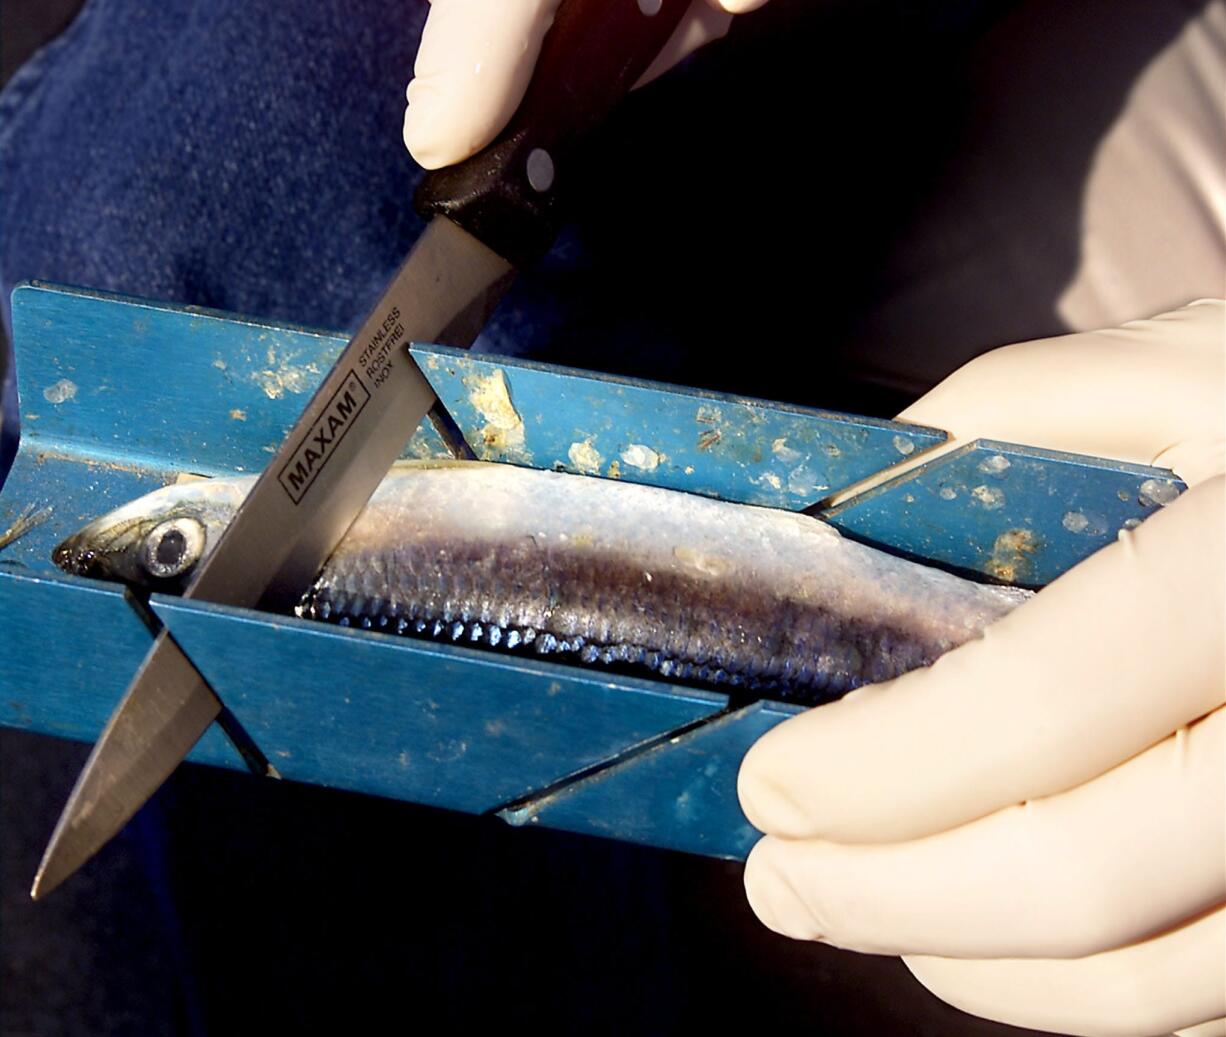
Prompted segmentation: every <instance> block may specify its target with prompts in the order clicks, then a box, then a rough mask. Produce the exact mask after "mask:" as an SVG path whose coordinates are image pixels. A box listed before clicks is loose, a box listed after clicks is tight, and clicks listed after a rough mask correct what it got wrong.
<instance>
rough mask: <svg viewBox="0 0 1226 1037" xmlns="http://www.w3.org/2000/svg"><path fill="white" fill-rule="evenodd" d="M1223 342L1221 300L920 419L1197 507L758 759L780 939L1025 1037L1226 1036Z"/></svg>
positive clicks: (1024, 358) (815, 713)
mask: <svg viewBox="0 0 1226 1037" xmlns="http://www.w3.org/2000/svg"><path fill="white" fill-rule="evenodd" d="M1224 325H1226V308H1224V305H1223V304H1222V303H1221V302H1200V303H1196V304H1193V305H1191V306H1188V307H1185V308H1184V309H1181V310H1177V311H1175V312H1173V313H1168V314H1164V315H1163V316H1160V317H1156V318H1154V319H1153V320H1146V321H1137V322H1134V323H1131V324H1126V325H1124V326H1123V327H1121V328H1119V329H1116V330H1110V331H1098V332H1086V333H1082V334H1076V335H1068V336H1064V337H1061V338H1054V339H1047V340H1043V341H1038V342H1029V343H1024V344H1021V345H1016V346H1008V347H1005V348H1003V349H998V350H996V351H994V352H992V353H988V354H987V355H985V356H982V357H980V358H979V359H977V360H975V361H972V362H971V363H970V364H968V365H967V366H965V367H963V368H962V369H961V370H959V371H957V372H956V373H955V374H954V375H952V376H951V377H950V378H948V379H947V380H946V381H945V382H943V383H942V384H941V385H939V386H937V387H936V388H935V389H934V390H932V392H930V393H929V394H928V395H927V396H925V397H924V398H923V399H922V400H920V401H919V402H918V403H916V404H915V405H914V406H913V407H911V408H909V409H908V410H907V411H905V412H904V413H903V415H901V416H902V417H903V418H905V419H907V420H912V421H917V422H923V423H926V424H930V425H935V426H937V427H939V428H944V429H947V430H949V432H950V433H951V434H952V435H953V436H954V442H955V443H961V442H967V441H969V440H971V439H974V438H976V437H980V436H982V437H990V438H993V439H1002V440H1009V441H1013V442H1018V443H1029V444H1033V445H1037V446H1042V447H1050V448H1055V449H1061V450H1070V451H1076V452H1080V453H1088V454H1099V455H1102V456H1105V457H1114V458H1119V459H1122V460H1128V461H1135V462H1141V463H1146V464H1156V465H1160V466H1163V467H1170V468H1173V469H1174V470H1175V471H1176V473H1177V474H1179V475H1180V476H1181V477H1182V478H1183V479H1184V480H1185V481H1186V482H1187V483H1188V485H1189V487H1190V489H1189V490H1188V491H1187V492H1186V493H1184V494H1183V496H1181V497H1180V498H1178V499H1177V500H1176V501H1175V502H1174V503H1172V504H1170V505H1169V506H1168V507H1166V508H1165V509H1163V510H1162V511H1160V512H1158V513H1157V514H1155V515H1153V516H1151V517H1150V518H1149V519H1148V520H1146V521H1145V522H1144V523H1143V524H1142V525H1141V526H1140V527H1138V528H1137V529H1136V530H1134V531H1132V532H1124V533H1121V534H1120V537H1119V541H1118V542H1117V543H1115V544H1112V545H1110V546H1108V547H1106V548H1104V549H1103V550H1101V551H1099V552H1098V553H1097V554H1095V555H1094V556H1093V557H1091V558H1089V559H1087V560H1086V561H1085V562H1083V563H1082V564H1080V565H1078V566H1076V567H1075V568H1074V569H1073V570H1071V571H1070V572H1068V573H1067V574H1066V575H1064V576H1063V577H1061V578H1060V579H1058V580H1056V581H1055V582H1054V583H1052V584H1051V585H1050V586H1049V587H1047V588H1046V589H1044V590H1043V591H1041V592H1040V593H1039V594H1038V595H1037V596H1036V597H1035V598H1034V599H1033V600H1032V601H1030V602H1028V603H1027V604H1025V605H1023V606H1022V607H1021V608H1020V609H1018V610H1017V611H1015V612H1014V613H1012V614H1011V615H1009V616H1008V617H1006V618H1005V619H1003V620H1001V621H1000V622H998V623H997V624H995V625H994V626H993V627H991V628H990V629H989V630H988V631H987V632H986V634H985V635H984V637H983V638H982V639H980V640H977V641H974V642H971V643H969V644H967V645H965V646H963V647H962V648H959V649H957V650H955V651H953V652H950V653H949V654H948V655H946V656H944V657H943V658H942V659H940V660H939V661H938V662H937V663H936V664H935V665H933V666H932V667H930V668H929V669H926V670H920V671H916V672H914V673H911V674H908V675H906V676H904V677H902V678H900V679H898V680H895V681H892V682H889V683H885V684H879V685H876V686H873V687H868V688H863V689H860V690H859V691H856V692H854V693H852V694H851V695H848V696H847V697H846V698H844V699H842V700H841V701H839V702H836V703H833V704H831V705H828V706H823V707H821V708H819V709H815V710H812V711H810V712H808V713H805V714H802V715H800V716H797V717H795V718H793V719H791V720H789V721H787V722H786V723H783V724H781V725H780V726H779V727H777V728H775V729H774V730H773V731H771V732H770V733H769V734H767V735H766V736H765V737H764V738H762V739H761V740H760V741H759V742H758V743H757V744H756V745H755V746H754V747H753V748H752V750H751V751H750V752H749V754H748V755H747V756H746V758H745V761H744V764H743V766H742V768H741V773H740V783H739V791H740V797H741V804H742V806H743V808H744V810H745V813H746V815H747V816H748V818H749V819H750V821H752V822H753V823H754V825H756V826H757V827H758V828H760V829H761V830H762V831H764V832H766V833H768V834H767V835H766V837H765V838H763V839H762V840H761V842H759V843H758V845H757V846H756V847H755V848H754V851H753V852H752V854H751V855H750V858H749V862H748V864H747V866H746V870H745V887H746V891H747V893H748V896H749V901H750V903H751V905H752V906H753V909H754V910H755V911H756V912H757V914H758V916H759V918H761V919H762V921H763V922H765V923H766V924H767V925H768V926H770V927H771V928H772V929H774V930H776V931H778V932H780V933H783V934H785V935H787V936H792V937H795V938H799V939H808V940H822V941H824V942H827V943H831V944H834V945H836V946H839V947H847V948H852V949H855V950H859V951H868V952H874V953H882V954H901V955H904V956H905V958H906V961H907V964H908V966H909V967H910V968H911V971H912V972H913V973H914V974H915V975H916V976H917V977H918V978H919V980H920V982H922V983H923V984H924V985H925V986H927V987H928V988H929V989H930V990H931V991H933V992H934V993H935V994H936V995H937V996H938V997H941V998H943V999H944V1000H946V1001H948V1002H950V1003H952V1004H954V1005H956V1006H958V1007H959V1008H962V1009H964V1010H966V1011H968V1012H972V1013H974V1014H976V1015H981V1016H987V1017H989V1018H992V1019H997V1020H1002V1021H1005V1022H1009V1023H1013V1024H1016V1025H1021V1026H1030V1027H1037V1028H1039V1029H1045V1030H1055V1031H1058V1032H1063V1033H1073V1034H1135V1035H1149V1034H1159V1033H1169V1032H1170V1031H1171V1030H1174V1029H1177V1028H1180V1027H1189V1026H1193V1025H1196V1024H1202V1023H1206V1022H1207V1021H1209V1020H1220V1019H1221V1017H1223V1016H1226V707H1224V706H1223V702H1224V700H1226V645H1224V639H1226V607H1224V603H1223V602H1224V593H1223V584H1224V582H1226V560H1224V554H1226V552H1224V550H1223V539H1224V528H1226V526H1224V517H1223V486H1224V484H1226V479H1224V478H1223V474H1222V473H1223V468H1224V464H1223V440H1224V426H1226V415H1224V411H1226V403H1224V401H1226V391H1224V390H1226V386H1224V381H1223V378H1224V364H1223V357H1224V352H1226V339H1224ZM1202 1032H1204V1033H1208V1032H1216V1033H1222V1032H1226V1026H1223V1025H1222V1024H1221V1023H1220V1022H1219V1023H1218V1024H1217V1025H1216V1026H1215V1025H1212V1024H1211V1025H1210V1026H1209V1027H1208V1028H1207V1029H1206V1030H1204V1031H1198V1037H1199V1034H1200V1033H1202Z"/></svg>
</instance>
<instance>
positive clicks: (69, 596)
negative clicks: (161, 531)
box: [0, 567, 246, 770]
mask: <svg viewBox="0 0 1226 1037" xmlns="http://www.w3.org/2000/svg"><path fill="white" fill-rule="evenodd" d="M0 616H3V617H4V627H3V649H2V650H0V723H2V724H3V725H4V726H5V727H16V728H20V729H22V730H25V731H36V732H38V733H40V734H48V735H57V736H59V737H61V738H73V739H76V740H78V741H83V742H92V741H94V740H95V739H96V738H97V737H98V733H99V732H100V731H101V730H102V727H103V725H104V724H105V723H106V721H107V718H108V717H109V716H110V715H111V710H113V709H114V708H115V706H116V705H117V704H118V703H119V699H120V697H121V696H122V695H123V693H124V691H125V689H126V688H127V686H128V682H129V681H130V680H131V679H132V674H133V672H134V671H135V670H136V667H137V666H139V665H140V661H141V660H142V659H143V658H144V657H145V652H146V651H147V650H148V648H149V645H150V644H151V643H152V641H153V635H152V634H150V632H149V629H148V627H146V626H145V624H144V623H143V622H142V621H141V620H140V619H139V618H138V617H137V614H136V613H135V612H134V611H133V610H132V608H131V606H130V605H129V604H128V602H127V601H126V600H125V599H124V595H123V592H122V591H120V590H118V589H117V588H116V587H114V586H113V585H110V586H108V585H105V584H98V583H95V582H94V581H92V580H78V579H74V578H73V577H69V576H62V577H56V578H49V579H45V578H40V577H37V576H31V575H19V574H17V573H14V572H10V571H7V570H5V569H4V568H2V567H0ZM188 758H189V759H191V760H194V761H196V762H197V763H211V764H215V765H217V766H222V767H232V768H235V769H236V770H246V765H245V764H244V763H243V761H242V759H241V758H240V757H239V755H238V753H237V752H236V751H235V749H234V747H233V746H232V745H231V744H230V741H229V739H228V738H226V736H225V735H224V734H222V732H221V729H220V728H217V727H214V728H212V729H210V730H209V731H208V732H207V733H206V734H205V736H204V738H202V739H201V740H200V742H198V743H197V745H196V747H195V748H194V749H193V750H192V753H191V755H190V756H189V757H188Z"/></svg>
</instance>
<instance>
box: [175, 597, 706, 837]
mask: <svg viewBox="0 0 1226 1037" xmlns="http://www.w3.org/2000/svg"><path fill="white" fill-rule="evenodd" d="M154 605H155V609H156V612H157V614H158V616H159V617H160V618H161V619H162V621H163V622H164V623H165V624H166V626H167V628H168V629H169V630H170V632H171V633H172V634H173V635H174V638H175V640H176V641H177V642H178V643H179V645H180V646H181V647H182V648H183V650H184V651H185V652H186V653H187V655H188V656H189V657H190V658H191V660H192V662H193V663H194V664H195V665H196V666H197V667H199V669H200V672H201V673H203V674H204V676H205V677H206V678H207V679H208V681H209V683H210V684H211V685H212V687H213V688H214V690H216V692H217V693H218V695H219V696H220V697H221V699H222V701H223V702H225V703H226V705H227V706H228V707H229V708H230V710H231V712H232V713H234V715H235V716H236V717H237V718H238V720H239V722H240V723H241V724H242V725H243V728H244V730H245V731H246V732H247V733H248V734H249V735H251V737H252V738H254V739H255V742H256V744H257V745H259V747H260V749H261V750H262V751H263V752H264V754H265V756H267V757H268V759H269V760H270V761H271V762H272V763H273V765H274V766H275V767H276V768H277V770H278V771H280V773H281V775H282V776H283V777H285V778H290V779H294V780H297V781H309V782H314V783H316V784H322V785H332V786H335V787H338V788H346V789H356V790H358V791H361V792H371V793H375V794H377V795H381V796H393V797H396V798H399V799H409V800H413V801H414V802H417V803H429V804H433V805H436V806H442V807H448V808H451V809H453V810H464V811H469V812H473V813H477V812H482V811H486V810H492V809H495V808H496V807H499V806H501V805H502V804H503V803H506V802H508V801H509V800H512V799H517V798H519V797H522V796H524V795H527V794H529V793H530V792H531V791H532V790H534V789H541V788H544V787H546V786H548V785H551V784H554V783H556V782H558V781H561V780H562V779H564V778H566V777H567V776H568V775H571V774H574V773H576V772H578V771H581V770H585V769H588V768H591V767H594V766H596V765H598V764H600V763H603V762H607V761H610V760H613V759H615V758H617V757H618V756H619V755H621V754H622V753H624V752H626V751H628V750H630V749H632V748H633V747H634V746H637V745H639V744H641V743H643V742H646V741H648V740H650V739H653V738H657V737H659V736H660V735H662V734H666V733H667V732H670V731H673V730H675V729H677V728H679V727H683V726H685V725H687V724H691V723H693V722H695V721H696V720H699V719H702V718H704V717H708V716H711V715H713V714H716V713H718V712H720V710H722V709H724V708H725V706H726V705H727V698H726V696H724V695H720V694H717V693H714V692H708V691H698V690H694V689H685V688H675V687H671V686H669V685H667V684H663V683H659V682H655V681H647V680H636V679H634V678H627V677H619V676H613V675H610V674H605V673H600V672H594V671H592V670H589V669H579V668H576V667H570V666H564V665H561V664H557V663H547V662H544V661H541V660H538V659H535V658H531V657H512V656H503V655H496V654H492V653H489V652H482V651H480V650H477V649H471V648H464V647H459V646H455V645H444V644H430V643H424V642H420V641H408V640H406V639H404V638H398V637H395V636H394V635H389V634H372V633H370V632H368V631H358V630H345V629H342V628H339V627H320V625H319V624H317V623H312V622H309V621H306V620H297V619H292V618H289V617H282V616H269V615H263V614H260V613H255V612H249V611H246V610H243V609H235V608H229V607H227V606H222V605H207V604H198V603H195V602H187V601H182V600H180V599H178V598H156V597H155V599H154ZM286 674H292V675H293V679H292V680H288V681H287V680H286Z"/></svg>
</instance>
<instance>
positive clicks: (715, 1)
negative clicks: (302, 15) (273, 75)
mask: <svg viewBox="0 0 1226 1037" xmlns="http://www.w3.org/2000/svg"><path fill="white" fill-rule="evenodd" d="M626 2H631V3H632V2H633V0H626ZM560 3H561V0H432V4H431V7H430V14H429V15H428V16H427V18H426V24H425V28H424V29H423V30H422V37H421V45H420V47H419V48H418V51H417V61H416V63H415V65H414V68H413V81H412V82H411V83H409V88H408V92H407V93H408V102H409V106H408V108H407V110H406V111H405V115H404V143H405V147H407V148H408V149H409V152H410V153H411V154H412V155H413V157H414V158H415V159H416V160H417V161H418V163H419V164H420V165H422V166H424V167H425V168H426V169H438V168H439V167H440V166H449V165H452V164H453V163H455V162H460V161H462V160H464V159H466V158H468V157H469V156H471V155H475V154H476V153H477V152H478V151H480V150H481V149H482V148H483V147H485V146H486V145H487V144H489V143H490V141H492V140H493V139H494V138H495V137H496V136H497V135H498V133H499V131H501V130H502V128H503V127H504V126H505V125H506V124H507V122H508V121H509V120H510V118H511V116H512V115H513V114H515V109H516V108H517V107H518V106H519V102H520V101H521V100H522V99H523V96H524V91H525V90H526V89H527V88H528V81H529V80H530V79H531V78H532V70H533V68H534V67H535V66H536V59H537V55H538V54H540V51H541V41H542V40H543V39H544V38H545V33H546V32H547V31H548V29H549V26H550V25H552V24H553V16H554V13H555V12H556V11H557V9H558V5H559V4H560ZM764 3H766V0H693V3H692V4H691V5H690V9H689V10H688V11H687V12H686V14H685V15H684V16H683V17H682V19H681V22H680V24H678V26H677V28H676V30H675V31H674V33H673V35H672V36H671V37H670V38H669V41H668V43H666V44H665V45H664V49H663V50H662V51H660V54H659V56H658V57H657V58H656V60H655V61H654V62H652V64H651V66H650V67H649V68H648V69H647V71H646V72H645V73H644V74H643V77H642V78H641V79H640V80H639V82H638V84H637V85H639V86H642V85H643V84H644V83H647V82H650V81H651V80H652V79H654V78H655V77H656V76H658V75H660V74H662V73H663V72H665V71H667V70H668V69H670V68H672V66H673V65H675V64H677V62H679V61H680V60H681V59H682V58H684V57H685V56H686V55H687V54H689V53H691V52H692V51H694V50H697V49H698V48H699V47H701V46H702V45H703V44H704V43H709V42H710V41H711V40H716V39H719V38H720V37H721V36H723V35H724V33H726V32H727V31H728V25H729V23H730V22H731V20H732V16H733V15H734V14H738V13H740V12H742V11H750V10H753V9H754V8H757V7H761V6H762V5H763V4H764Z"/></svg>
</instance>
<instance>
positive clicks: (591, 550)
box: [53, 462, 1029, 702]
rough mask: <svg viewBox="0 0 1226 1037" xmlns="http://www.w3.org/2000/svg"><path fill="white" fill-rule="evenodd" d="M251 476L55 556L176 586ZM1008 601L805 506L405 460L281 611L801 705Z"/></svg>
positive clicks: (84, 537) (187, 496)
mask: <svg viewBox="0 0 1226 1037" xmlns="http://www.w3.org/2000/svg"><path fill="white" fill-rule="evenodd" d="M254 479H255V477H254V476H250V477H244V478H233V479H212V480H200V481H196V482H188V483H180V484H175V485H171V486H167V487H164V488H163V489H160V490H156V491H154V492H153V493H150V494H147V495H145V496H143V497H141V498H139V499H138V500H135V501H133V502H131V503H129V504H127V505H125V506H124V507H121V508H119V509H117V510H115V511H112V512H111V513H109V514H107V515H104V516H102V517H101V518H99V519H96V520H95V521H93V522H91V523H90V524H89V525H87V526H85V527H84V528H83V529H81V530H80V531H79V532H78V533H76V534H75V535H73V536H72V537H70V538H69V539H67V540H65V541H64V542H63V543H62V544H61V545H60V546H59V547H57V548H56V550H55V553H54V556H53V557H54V559H55V562H56V563H57V564H58V565H59V566H60V567H61V568H63V569H65V570H67V571H69V572H73V573H77V574H80V575H85V576H98V577H102V578H106V579H118V580H123V581H125V582H128V583H131V584H137V585H141V586H145V587H148V588H151V589H154V590H161V591H179V590H182V588H183V587H184V586H186V584H187V583H188V582H189V581H190V579H191V576H192V573H193V572H194V570H195V568H196V566H198V565H199V564H200V562H201V560H202V559H203V558H205V557H207V556H208V554H209V552H210V551H211V550H212V548H213V546H214V545H215V544H216V542H217V540H218V539H219V538H220V536H221V533H222V531H223V530H224V529H225V527H226V524H227V523H228V522H229V521H230V519H231V518H232V517H233V515H234V513H235V511H236V510H237V509H238V507H239V505H240V504H241V503H242V501H243V498H244V496H245V495H246V493H247V492H248V490H249V489H250V488H251V486H252V485H253V483H254ZM1027 597H1029V593H1028V592H1026V591H1020V590H1014V589H1010V588H1003V587H993V586H984V585H980V584H976V583H971V582H969V581H967V580H963V579H960V578H959V577H956V576H953V575H950V574H948V573H945V572H941V571H939V570H936V569H930V568H927V567H925V566H922V565H917V564H915V563H913V562H909V561H905V560H903V559H900V558H896V557H893V556H891V555H888V554H885V553H883V552H881V551H876V550H874V549H872V548H870V547H866V546H864V545H863V544H859V543H856V542H854V541H851V540H847V539H845V538H844V537H842V536H841V535H839V533H838V532H837V531H836V530H834V529H833V528H832V527H830V526H828V525H826V524H825V523H823V522H821V521H819V520H817V519H814V518H810V517H808V516H805V515H800V514H794V513H791V512H786V511H777V510H773V509H769V508H760V507H752V506H749V505H743V504H731V503H727V502H723V501H717V500H711V499H708V498H705V497H697V496H694V495H691V494H687V493H682V492H678V491H674V490H664V489H659V488H656V487H651V486H641V485H636V484H633V483H623V482H617V481H613V480H605V479H596V478H591V477H585V476H576V475H566V474H562V473H558V472H549V471H538V470H533V469H526V468H516V467H512V466H509V465H497V464H482V463H480V462H404V463H401V464H398V465H397V466H396V467H395V468H393V469H392V472H391V473H390V474H389V475H388V477H387V478H386V479H385V480H384V481H383V483H382V484H381V485H380V486H379V489H378V490H377V491H376V492H375V495H374V497H372V498H371V500H370V503H369V504H368V505H367V507H366V509H365V510H364V511H363V512H362V513H361V515H360V516H359V517H358V518H357V520H356V521H355V522H354V523H353V525H352V526H351V527H350V529H349V531H348V532H347V533H346V535H345V537H344V539H343V540H342V541H341V543H340V544H339V545H338V546H337V548H336V550H335V552H334V553H333V554H332V556H331V558H329V560H328V561H327V563H326V564H325V566H324V568H323V571H322V572H321V573H320V574H319V576H318V578H317V579H316V581H315V583H314V584H313V585H312V586H311V588H310V589H309V590H308V591H307V592H306V594H305V595H304V596H303V597H302V599H301V601H300V603H299V604H298V606H297V608H296V610H295V611H296V612H297V614H298V615H299V616H303V617H307V618H310V619H319V620H327V621H329V622H333V623H340V624H342V625H348V626H357V627H364V628H368V629H372V630H381V631H387V632H391V633H398V634H421V635H425V636H429V637H435V638H446V639H450V640H453V641H463V642H466V643H478V642H479V643H482V644H485V645H490V646H495V647H499V648H503V649H513V650H521V651H522V650H528V651H535V652H537V653H542V654H553V653H559V654H561V655H563V656H564V657H567V658H573V659H578V660H579V661H582V662H585V663H605V664H622V665H626V666H630V667H636V666H637V667H647V668H649V669H651V670H654V671H656V672H658V673H659V674H661V675H662V676H664V677H668V678H673V679H680V680H693V681H699V682H706V683H711V684H717V685H721V684H722V685H732V686H740V687H744V688H747V689H750V690H755V691H757V690H761V691H770V692H774V693H776V694H778V695H780V696H782V697H791V698H796V699H799V700H803V701H807V702H816V701H823V700H825V699H828V698H833V697H837V696H838V695H841V694H843V693H845V692H847V691H850V690H851V689H852V688H855V687H858V686H859V685H861V684H868V683H873V682H876V681H883V680H888V679H889V678H891V677H896V676H898V675H899V674H902V673H905V672H906V671H908V670H912V669H915V668H916V667H919V666H926V665H928V664H929V663H931V662H932V661H933V660H935V659H936V658H937V657H938V656H940V655H941V654H942V653H944V652H946V651H948V650H949V649H951V648H954V647H956V646H957V645H960V644H962V643H963V642H965V641H968V640H970V639H971V638H974V637H976V636H978V635H979V634H980V632H981V631H982V630H983V629H984V628H985V627H986V626H987V625H988V624H990V623H991V622H993V621H994V620H996V619H998V618H999V617H1001V616H1003V615H1005V614H1006V613H1007V612H1009V611H1010V610H1011V609H1013V608H1014V607H1015V606H1016V605H1018V604H1019V603H1020V602H1022V601H1024V600H1025V599H1026V598H1027Z"/></svg>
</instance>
